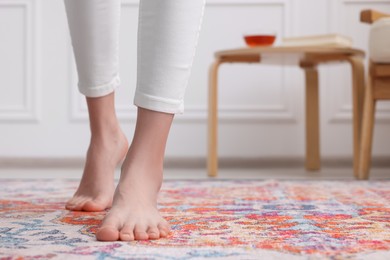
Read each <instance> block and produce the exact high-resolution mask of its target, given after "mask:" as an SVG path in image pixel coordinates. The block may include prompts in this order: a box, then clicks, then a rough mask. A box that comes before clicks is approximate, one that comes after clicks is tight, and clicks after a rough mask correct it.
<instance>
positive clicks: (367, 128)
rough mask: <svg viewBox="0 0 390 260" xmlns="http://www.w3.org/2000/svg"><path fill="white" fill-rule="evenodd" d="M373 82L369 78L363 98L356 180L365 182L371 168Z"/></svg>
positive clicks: (373, 115) (373, 106)
mask: <svg viewBox="0 0 390 260" xmlns="http://www.w3.org/2000/svg"><path fill="white" fill-rule="evenodd" d="M373 84H374V82H373V79H372V77H370V78H369V81H368V86H367V87H366V94H365V97H364V111H363V125H362V136H361V147H360V158H359V169H358V176H357V178H358V179H360V180H367V179H368V177H369V173H370V166H371V152H372V139H373V131H374V121H375V106H376V100H375V99H374V97H373V87H374V85H373Z"/></svg>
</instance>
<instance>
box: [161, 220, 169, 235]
mask: <svg viewBox="0 0 390 260" xmlns="http://www.w3.org/2000/svg"><path fill="white" fill-rule="evenodd" d="M158 229H159V231H160V236H161V237H167V236H168V235H169V231H170V226H169V224H168V223H160V224H159V225H158Z"/></svg>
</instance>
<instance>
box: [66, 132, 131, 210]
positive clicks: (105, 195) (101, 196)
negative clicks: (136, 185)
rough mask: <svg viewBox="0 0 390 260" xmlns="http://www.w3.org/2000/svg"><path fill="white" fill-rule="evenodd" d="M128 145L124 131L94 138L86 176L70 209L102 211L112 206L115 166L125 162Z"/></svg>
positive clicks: (86, 165)
mask: <svg viewBox="0 0 390 260" xmlns="http://www.w3.org/2000/svg"><path fill="white" fill-rule="evenodd" d="M127 149H128V142H127V138H126V137H125V135H124V134H123V133H122V132H121V131H119V132H117V133H116V134H111V135H105V136H104V137H103V136H99V137H93V138H91V143H90V146H89V148H88V151H87V159H86V163H85V168H84V173H83V177H82V179H81V182H80V185H79V187H78V189H77V191H76V193H75V194H74V196H73V198H72V199H70V200H69V201H68V202H67V203H66V206H65V207H66V209H69V210H75V211H81V210H82V211H102V210H105V209H107V208H109V207H111V205H112V198H113V194H114V190H115V187H114V173H115V167H116V166H117V165H118V164H119V163H120V162H122V160H123V159H124V157H125V155H126V152H127Z"/></svg>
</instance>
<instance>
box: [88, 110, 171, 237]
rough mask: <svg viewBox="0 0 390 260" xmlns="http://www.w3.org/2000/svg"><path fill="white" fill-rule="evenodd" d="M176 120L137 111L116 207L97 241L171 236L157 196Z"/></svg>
mask: <svg viewBox="0 0 390 260" xmlns="http://www.w3.org/2000/svg"><path fill="white" fill-rule="evenodd" d="M173 117H174V114H169V113H162V112H156V111H152V110H147V109H144V108H140V107H139V108H138V117H137V124H136V128H135V133H134V138H133V141H132V143H131V146H130V148H129V151H128V153H127V156H126V160H125V161H124V163H123V165H122V173H121V178H120V181H119V184H118V187H117V189H116V191H115V196H114V204H113V206H112V209H111V210H110V212H109V213H108V215H107V216H106V218H105V219H104V221H103V223H102V225H101V228H100V229H99V230H98V232H97V234H96V237H97V239H98V240H102V241H113V240H119V239H120V240H124V241H129V240H135V239H136V240H144V239H157V238H160V237H165V236H167V235H168V233H169V224H168V223H167V222H166V221H165V220H164V219H163V218H162V217H161V215H160V213H159V212H158V210H157V195H158V192H159V190H160V187H161V183H162V179H163V161H164V152H165V147H166V142H167V138H168V133H169V129H170V127H171V124H172V120H173Z"/></svg>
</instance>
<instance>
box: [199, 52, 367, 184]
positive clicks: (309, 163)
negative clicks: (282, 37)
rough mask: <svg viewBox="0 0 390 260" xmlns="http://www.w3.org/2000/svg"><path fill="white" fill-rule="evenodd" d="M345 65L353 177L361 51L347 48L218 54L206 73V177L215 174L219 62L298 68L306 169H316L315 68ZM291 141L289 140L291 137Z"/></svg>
mask: <svg viewBox="0 0 390 260" xmlns="http://www.w3.org/2000/svg"><path fill="white" fill-rule="evenodd" d="M335 62H348V63H350V64H351V67H352V78H353V86H352V95H353V141H354V142H353V144H354V147H353V159H354V173H355V177H357V171H358V165H359V164H358V159H359V145H360V129H361V115H362V105H363V95H364V52H363V51H362V50H357V49H353V48H348V47H313V46H311V47H310V46H298V47H297V46H289V47H286V46H285V47H283V46H282V47H253V48H239V49H233V50H224V51H218V52H216V53H215V61H214V63H213V64H212V65H211V67H210V71H209V80H210V82H209V108H208V113H209V115H208V142H209V143H208V162H207V165H208V175H209V176H210V177H215V176H217V171H218V86H217V84H218V69H219V66H220V65H221V64H223V63H262V64H273V65H298V66H300V67H301V68H302V69H303V70H304V71H305V75H306V89H305V92H306V101H305V102H306V169H307V170H319V169H320V167H321V165H320V143H319V137H320V127H319V92H318V71H317V65H319V64H323V63H335ZM292 138H293V137H292Z"/></svg>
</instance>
